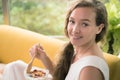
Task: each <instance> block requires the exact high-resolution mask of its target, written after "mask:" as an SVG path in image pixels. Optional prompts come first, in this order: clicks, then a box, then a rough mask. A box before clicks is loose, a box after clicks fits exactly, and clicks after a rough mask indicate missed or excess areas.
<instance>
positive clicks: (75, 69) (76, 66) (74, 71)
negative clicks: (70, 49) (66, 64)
mask: <svg viewBox="0 0 120 80" xmlns="http://www.w3.org/2000/svg"><path fill="white" fill-rule="evenodd" d="M86 66H93V67H96V68H98V69H99V70H100V71H101V72H102V73H103V75H104V79H105V80H109V68H108V64H107V63H106V62H105V60H103V59H102V58H100V57H98V56H86V57H83V58H81V59H79V60H78V61H76V62H75V63H73V64H71V66H70V69H69V72H68V74H67V76H66V78H65V80H79V77H80V75H79V74H80V72H81V70H82V69H83V68H84V67H86Z"/></svg>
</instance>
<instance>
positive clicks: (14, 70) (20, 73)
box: [2, 60, 27, 80]
mask: <svg viewBox="0 0 120 80" xmlns="http://www.w3.org/2000/svg"><path fill="white" fill-rule="evenodd" d="M26 66H27V64H26V63H24V62H23V61H21V60H18V61H15V62H11V63H9V64H7V65H6V66H5V69H4V72H3V77H2V80H26V79H25V77H24V70H25V68H26Z"/></svg>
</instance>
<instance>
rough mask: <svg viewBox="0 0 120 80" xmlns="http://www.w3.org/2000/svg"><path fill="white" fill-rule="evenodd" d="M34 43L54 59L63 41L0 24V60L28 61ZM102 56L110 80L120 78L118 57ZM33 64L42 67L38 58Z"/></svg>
mask: <svg viewBox="0 0 120 80" xmlns="http://www.w3.org/2000/svg"><path fill="white" fill-rule="evenodd" d="M36 43H40V44H41V45H42V46H43V47H44V49H45V50H46V52H47V54H48V56H50V58H51V59H52V60H54V57H55V54H56V53H57V52H58V51H59V49H60V48H61V47H62V46H63V44H64V43H65V41H62V40H58V39H54V38H50V37H48V36H44V35H42V34H38V33H35V32H31V31H28V30H24V29H20V28H16V27H12V26H8V25H0V62H2V63H9V62H12V61H15V60H23V61H25V62H26V63H28V62H29V60H30V56H29V48H31V47H32V46H33V45H34V44H36ZM104 56H105V59H106V61H107V63H108V65H109V67H110V80H120V76H119V74H120V59H119V58H118V57H117V56H114V55H110V54H107V53H104ZM34 65H35V66H39V67H44V66H43V65H42V63H41V62H39V61H38V60H35V61H34Z"/></svg>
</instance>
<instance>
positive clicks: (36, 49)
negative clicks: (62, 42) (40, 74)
mask: <svg viewBox="0 0 120 80" xmlns="http://www.w3.org/2000/svg"><path fill="white" fill-rule="evenodd" d="M30 55H31V56H34V55H35V57H36V58H37V59H39V60H41V61H42V63H43V64H44V66H45V67H46V68H47V69H48V70H49V72H50V73H51V74H53V71H54V63H53V62H52V61H51V60H50V58H49V57H48V56H47V54H46V52H45V50H44V49H43V47H42V46H41V45H40V44H35V45H34V46H32V48H31V49H30Z"/></svg>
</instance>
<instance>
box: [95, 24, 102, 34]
mask: <svg viewBox="0 0 120 80" xmlns="http://www.w3.org/2000/svg"><path fill="white" fill-rule="evenodd" d="M103 28H104V24H100V25H99V26H97V33H96V34H99V33H100V32H101V31H102V29H103Z"/></svg>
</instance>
